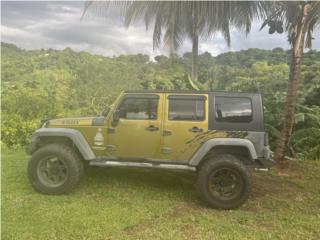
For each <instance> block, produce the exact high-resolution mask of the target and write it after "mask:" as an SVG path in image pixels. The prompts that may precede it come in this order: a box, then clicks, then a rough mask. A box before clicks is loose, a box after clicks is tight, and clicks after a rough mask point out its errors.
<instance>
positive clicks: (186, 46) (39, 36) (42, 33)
mask: <svg viewBox="0 0 320 240" xmlns="http://www.w3.org/2000/svg"><path fill="white" fill-rule="evenodd" d="M83 7H84V2H80V1H78V2H70V1H66V2H63V1H56V2H45V1H37V2H3V1H2V2H1V13H2V14H1V20H2V23H1V25H2V26H1V35H2V41H4V42H10V43H14V44H16V45H18V46H19V47H22V48H26V49H39V48H54V49H64V48H66V47H71V48H72V49H74V50H76V51H88V52H91V53H93V54H102V55H106V56H113V55H121V54H136V53H143V54H148V55H150V56H151V57H154V56H156V55H159V54H168V50H167V49H165V48H164V47H162V48H160V49H156V50H153V45H152V31H146V29H145V26H144V24H143V23H137V24H135V25H133V26H131V27H129V28H126V27H124V26H123V24H122V22H121V20H120V18H119V12H117V11H109V12H108V14H107V15H106V13H102V14H97V12H89V13H88V14H87V15H86V16H85V18H84V19H83V20H82V21H80V18H81V15H82V12H83ZM259 26H260V23H255V24H254V25H253V28H252V31H251V33H250V34H249V35H248V36H247V37H246V36H245V34H244V33H240V32H239V31H235V30H233V31H232V32H231V37H232V42H231V44H232V45H231V48H228V47H227V44H226V42H225V40H224V39H223V37H222V36H221V34H217V35H216V36H214V37H212V38H211V39H208V40H201V41H200V45H199V52H200V53H201V52H205V51H208V52H210V53H211V54H212V55H218V54H220V53H222V52H226V51H238V50H242V49H248V48H265V49H272V48H275V47H283V48H289V44H288V43H287V41H286V37H285V35H284V34H283V35H276V34H274V35H269V34H268V33H267V30H266V29H264V30H263V31H259ZM316 37H318V38H319V34H317V35H316ZM314 48H315V49H320V41H319V39H316V40H315V41H314ZM188 51H191V42H190V41H189V40H186V41H184V43H183V44H182V46H181V48H180V50H179V51H178V53H180V54H181V53H184V52H188Z"/></svg>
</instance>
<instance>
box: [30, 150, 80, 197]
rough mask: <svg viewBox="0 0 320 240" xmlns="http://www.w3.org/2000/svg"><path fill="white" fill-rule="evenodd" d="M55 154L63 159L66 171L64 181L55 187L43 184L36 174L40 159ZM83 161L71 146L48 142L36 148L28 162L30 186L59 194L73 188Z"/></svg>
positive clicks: (78, 178) (77, 182) (44, 191)
mask: <svg viewBox="0 0 320 240" xmlns="http://www.w3.org/2000/svg"><path fill="white" fill-rule="evenodd" d="M48 156H56V157H57V158H59V159H60V161H63V163H64V164H65V167H66V169H67V171H68V174H67V176H66V180H65V182H64V183H63V184H62V185H60V186H57V187H52V186H47V185H45V184H43V183H42V182H41V180H40V178H39V176H38V167H39V165H40V162H41V161H42V159H44V158H46V157H48ZM83 171H84V170H83V163H82V160H81V158H80V157H79V155H78V154H77V153H76V151H74V150H73V149H72V148H71V147H69V146H67V145H64V144H48V145H45V146H43V147H41V148H40V149H38V150H37V151H36V152H35V153H34V154H33V155H32V157H31V158H30V160H29V163H28V178H29V181H30V183H31V185H32V187H33V188H34V189H35V190H36V191H38V192H40V193H44V194H49V195H60V194H65V193H68V192H70V191H71V190H73V189H74V188H75V187H76V186H77V185H78V184H79V182H80V179H81V176H82V175H83Z"/></svg>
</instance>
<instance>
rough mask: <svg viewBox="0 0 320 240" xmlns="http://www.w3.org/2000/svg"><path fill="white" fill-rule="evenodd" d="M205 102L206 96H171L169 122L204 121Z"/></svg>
mask: <svg viewBox="0 0 320 240" xmlns="http://www.w3.org/2000/svg"><path fill="white" fill-rule="evenodd" d="M205 100H206V98H205V97H204V96H185V95H177V96H173V95H171V96H169V120H180V121H203V120H204V119H205Z"/></svg>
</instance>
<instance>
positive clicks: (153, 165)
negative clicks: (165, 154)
mask: <svg viewBox="0 0 320 240" xmlns="http://www.w3.org/2000/svg"><path fill="white" fill-rule="evenodd" d="M89 164H90V165H91V166H98V167H137V168H161V169H171V170H185V171H192V172H195V171H196V168H195V167H193V166H189V165H183V164H167V163H144V162H122V161H111V160H103V161H101V160H99V161H97V160H92V161H90V163H89Z"/></svg>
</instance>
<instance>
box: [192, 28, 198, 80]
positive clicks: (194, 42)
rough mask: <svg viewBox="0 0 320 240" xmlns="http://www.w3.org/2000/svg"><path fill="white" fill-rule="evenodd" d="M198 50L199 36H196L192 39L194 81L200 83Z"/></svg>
mask: <svg viewBox="0 0 320 240" xmlns="http://www.w3.org/2000/svg"><path fill="white" fill-rule="evenodd" d="M198 48H199V36H198V35H197V34H195V35H194V36H193V38H192V80H193V81H198Z"/></svg>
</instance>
